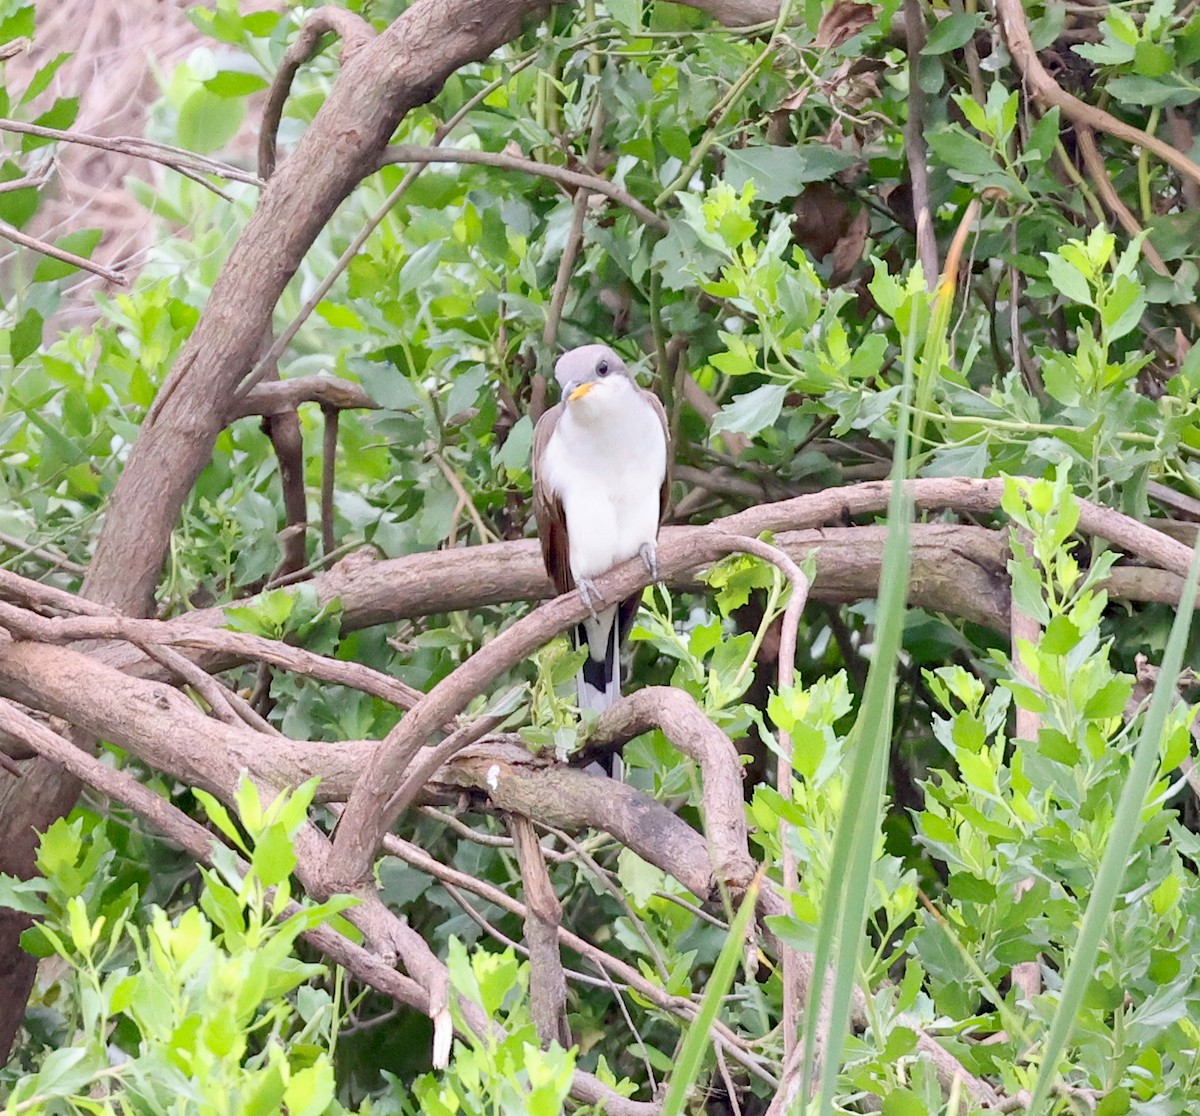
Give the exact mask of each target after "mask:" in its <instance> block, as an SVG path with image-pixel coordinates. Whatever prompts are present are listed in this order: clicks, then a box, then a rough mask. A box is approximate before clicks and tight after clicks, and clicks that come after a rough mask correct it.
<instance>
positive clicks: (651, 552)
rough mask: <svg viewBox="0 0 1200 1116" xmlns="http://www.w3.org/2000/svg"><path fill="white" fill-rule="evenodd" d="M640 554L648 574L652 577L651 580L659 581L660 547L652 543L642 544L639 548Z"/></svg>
mask: <svg viewBox="0 0 1200 1116" xmlns="http://www.w3.org/2000/svg"><path fill="white" fill-rule="evenodd" d="M638 554H639V555H640V556H641V559H642V562H643V563H644V565H645V567H646V572H647V573H648V574H649V575H650V580H651V581H658V547H657V546H655V544H654V543H652V542H649V543H642V545H641V546H640V547H639V548H638Z"/></svg>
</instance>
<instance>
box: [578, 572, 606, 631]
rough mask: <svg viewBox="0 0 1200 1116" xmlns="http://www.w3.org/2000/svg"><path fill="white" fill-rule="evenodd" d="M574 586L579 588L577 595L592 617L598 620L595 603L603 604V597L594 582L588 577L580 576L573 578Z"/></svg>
mask: <svg viewBox="0 0 1200 1116" xmlns="http://www.w3.org/2000/svg"><path fill="white" fill-rule="evenodd" d="M575 588H576V589H578V590H579V597H580V599H581V600H582V601H583V603H584V605H586V606H587V610H588V612H590V613H591V614H592V619H593V620H598V619H599V618H600V617H599V616H598V615H597V614H596V604H597V603H599V604H601V605H603V604H604V598H603V597H602V596H601V595H600V590H599V589H597V588H596V583H595V582H594V581H593V580H592V579H591V578H590V577H580V578H577V579H576V580H575Z"/></svg>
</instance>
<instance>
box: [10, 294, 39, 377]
mask: <svg viewBox="0 0 1200 1116" xmlns="http://www.w3.org/2000/svg"><path fill="white" fill-rule="evenodd" d="M45 324H46V323H45V321H44V319H43V318H42V316H41V314H39V313H38V312H37V311H36V310H35V309H33V308H32V307H30V309H28V310H26V311H25V313H24V314H23V315H22V317H21V320H20V321H19V322H18V323H17V324H16V325H15V326H13V328H12V332H11V333H10V334H9V335H8V355H9V357H10V358H11V359H12V362H13V364H20V363H21V361H23V360H24V359H25V358H26V357H27V356H29V355H30V353H35V352H37V350H38V347H39V346H40V345H41V343H42V326H44V325H45Z"/></svg>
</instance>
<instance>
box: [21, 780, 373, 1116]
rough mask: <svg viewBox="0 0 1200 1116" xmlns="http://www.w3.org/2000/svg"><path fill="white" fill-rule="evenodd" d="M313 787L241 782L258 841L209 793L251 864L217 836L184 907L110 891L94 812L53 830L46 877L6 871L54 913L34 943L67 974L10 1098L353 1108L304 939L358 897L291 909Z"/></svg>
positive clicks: (213, 1107)
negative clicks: (302, 952) (340, 1095)
mask: <svg viewBox="0 0 1200 1116" xmlns="http://www.w3.org/2000/svg"><path fill="white" fill-rule="evenodd" d="M314 786H315V785H314V784H311V783H310V784H306V785H305V786H304V787H302V788H299V789H298V790H297V791H296V792H295V793H294V794H291V795H281V796H280V797H279V798H278V799H276V800H275V801H274V802H273V803H271V804H270V805H269V806H267V807H265V808H264V807H263V806H262V805H261V803H260V802H259V799H258V794H257V792H256V790H255V789H254V785H253V784H252V783H250V782H249V781H244V782H243V784H242V786H241V788H240V790H239V792H238V804H239V806H240V807H241V810H242V822H243V825H244V826H245V831H246V833H247V834H249V836H250V838H251V842H252V848H251V847H250V844H249V843H248V842H247V841H246V840H245V838H244V837H243V836H242V835H241V834H240V833H239V832H238V830H237V829H236V827H235V826H234V824H233V822H232V820H231V819H230V817H229V815H228V814H227V813H226V811H225V810H224V808H223V807H221V806H219V804H217V803H216V802H215V800H213V799H212V798H211V797H210V796H208V795H203V794H202V792H197V795H198V796H200V797H202V798H203V799H204V800H205V801H206V802H207V803H208V804H209V806H211V807H212V808H213V809H212V812H211V816H212V819H213V821H214V823H216V824H217V825H218V827H219V828H220V829H221V830H222V832H224V833H225V834H226V835H227V836H229V837H230V838H231V839H233V840H234V843H235V844H236V845H237V846H238V847H239V848H241V849H243V851H246V852H247V855H248V857H249V865H248V866H247V867H246V868H245V869H243V867H242V866H241V865H240V864H239V862H238V858H237V856H236V854H235V853H234V852H233V851H232V850H231V849H229V848H228V847H226V846H219V845H217V846H214V850H213V864H214V867H213V868H212V869H211V870H203V871H202V873H201V875H202V880H203V882H202V885H201V888H200V890H199V895H198V901H197V905H195V906H189V907H188V908H187V909H185V910H183V911H182V913H180V914H179V915H178V916H176V917H174V918H172V917H170V916H169V915H168V914H167V912H166V911H164V910H163V909H162V908H160V907H150V908H143V907H142V906H141V904H140V902H139V895H138V892H137V889H136V888H135V887H130V888H127V889H125V890H123V891H120V892H119V893H116V894H113V893H112V890H111V886H110V885H111V882H112V879H111V868H112V861H113V853H114V850H113V848H112V846H111V844H110V843H109V841H108V837H107V832H106V829H105V827H104V826H99V827H96V828H93V829H92V830H91V831H90V832H89V833H88V834H87V837H86V840H85V838H84V833H83V823H82V819H77V820H75V821H73V822H71V823H68V822H66V821H58V822H56V823H55V824H54V825H53V826H52V827H51V828H50V829H49V830H48V831H47V833H46V835H45V836H44V837H43V839H42V843H41V847H40V851H39V854H38V868H39V870H40V871H41V872H42V873H43V874H44V876H43V878H42V879H39V880H37V881H35V882H34V883H33V884H23V883H21V882H20V881H18V880H14V879H12V878H11V877H8V876H0V902H3V903H4V904H5V905H7V906H12V907H15V908H17V909H21V910H26V911H29V912H30V913H34V914H38V915H40V916H42V918H41V921H39V922H38V923H36V924H35V925H34V927H33V928H32V929H30V930H29V931H28V932H27V933H26V935H25V940H24V943H23V944H24V945H25V947H26V948H27V949H30V950H31V951H32V952H34V953H36V954H38V955H39V956H43V957H57V958H59V959H60V960H61V962H62V963H63V965H64V969H65V973H66V977H65V979H64V981H63V984H62V996H61V998H60V999H59V1000H58V1001H57V1002H55V1003H54V1008H53V1010H54V1014H55V1016H56V1019H55V1022H54V1026H53V1033H54V1036H55V1037H54V1041H53V1049H50V1050H48V1051H47V1052H46V1053H45V1056H44V1057H42V1058H41V1059H40V1064H39V1065H38V1066H37V1068H36V1069H35V1070H34V1071H33V1072H29V1073H25V1074H21V1073H20V1072H19V1070H15V1067H10V1068H9V1070H8V1071H5V1076H6V1077H7V1078H8V1080H7V1081H3V1084H4V1086H5V1093H6V1096H7V1107H6V1108H5V1112H6V1113H19V1112H70V1113H112V1114H114V1116H115V1114H117V1113H124V1112H129V1111H171V1112H178V1113H195V1114H198V1116H201V1114H203V1116H220V1114H229V1116H235V1114H237V1116H241V1114H244V1113H262V1114H263V1116H267V1114H269V1113H276V1112H279V1111H281V1110H282V1109H284V1108H286V1110H287V1111H289V1112H296V1113H299V1112H303V1113H307V1114H309V1116H318V1114H322V1113H339V1112H344V1111H346V1109H344V1108H343V1107H342V1106H341V1105H340V1104H338V1103H337V1101H336V1100H335V1099H334V1093H335V1082H334V1070H333V1062H332V1059H331V1056H330V1052H331V1048H332V1042H333V1038H334V1036H335V1035H336V1031H337V1027H338V1025H339V1014H340V1011H341V1008H340V1006H339V1003H338V998H337V995H336V994H331V993H330V991H329V990H327V988H326V987H325V985H328V984H329V983H330V980H329V977H330V974H329V972H328V970H327V969H326V967H325V966H324V965H319V964H313V963H309V962H304V961H301V960H300V959H299V958H298V957H296V955H295V946H296V940H297V938H298V936H299V935H300V934H301V933H302V932H303V931H304V930H306V929H310V928H312V927H315V926H317V925H319V924H321V923H322V922H325V921H326V920H327V919H328V918H330V917H331V916H332V915H334V914H336V913H337V912H338V911H339V910H343V909H345V907H346V906H347V905H348V904H349V903H350V902H352V901H351V900H347V899H344V898H341V899H336V900H333V901H331V902H329V903H325V904H321V905H319V906H318V905H313V904H306V905H302V906H301V907H300V908H299V909H297V910H296V911H294V912H293V913H291V914H288V913H287V912H286V910H285V908H286V907H287V904H288V900H289V897H290V887H289V883H288V878H289V875H290V873H291V871H292V869H293V868H294V867H295V863H296V861H295V853H294V851H293V844H292V839H293V837H294V835H295V832H296V830H297V829H298V828H299V826H300V825H301V824H303V823H304V822H305V820H306V816H307V809H308V806H309V804H310V803H311V801H312V792H313V790H314ZM334 988H335V989H336V985H334ZM0 1080H3V1079H0Z"/></svg>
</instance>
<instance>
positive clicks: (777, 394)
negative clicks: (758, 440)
mask: <svg viewBox="0 0 1200 1116" xmlns="http://www.w3.org/2000/svg"><path fill="white" fill-rule="evenodd" d="M786 395H787V388H785V387H784V386H783V385H782V384H764V385H763V386H762V387H759V388H755V389H754V390H753V391H748V392H746V394H745V395H739V396H737V397H736V398H735V399H734V400H733V401H732V402H731V403H726V404H725V406H724V407H722V408H721V409H720V410H719V411H718V412H717V414H716V417H715V418H714V419H713V423H712V432H713V433H714V434H719V433H721V432H722V431H723V430H729V431H733V432H735V433H740V434H751V435H753V434H757V433H759V432H760V431H762V430H765V429H767V427H769V426H773V425H774V424H775V420H776V419H777V418H779V414H780V412H781V411H782V410H783V401H784V398H785V397H786Z"/></svg>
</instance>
